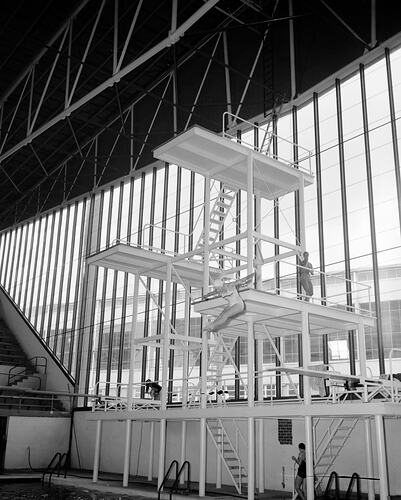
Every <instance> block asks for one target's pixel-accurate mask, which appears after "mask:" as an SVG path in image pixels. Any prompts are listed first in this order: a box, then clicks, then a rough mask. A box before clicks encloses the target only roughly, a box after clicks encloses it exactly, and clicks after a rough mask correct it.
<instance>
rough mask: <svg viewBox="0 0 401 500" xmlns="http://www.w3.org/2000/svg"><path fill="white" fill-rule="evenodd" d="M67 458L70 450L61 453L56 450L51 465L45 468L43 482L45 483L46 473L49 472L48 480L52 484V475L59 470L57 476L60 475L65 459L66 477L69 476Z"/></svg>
mask: <svg viewBox="0 0 401 500" xmlns="http://www.w3.org/2000/svg"><path fill="white" fill-rule="evenodd" d="M67 459H68V452H67V453H63V454H61V453H60V452H59V451H58V452H56V453H55V454H54V456H53V458H52V459H51V460H50V463H49V465H48V466H47V467H46V469H45V470H44V472H43V474H42V484H44V482H45V477H46V474H49V480H48V485H49V486H50V483H51V480H52V476H53V474H54V473H55V472H56V471H57V476H60V471H61V467H62V464H63V460H64V477H66V476H67V467H66V465H67ZM56 460H57V461H56Z"/></svg>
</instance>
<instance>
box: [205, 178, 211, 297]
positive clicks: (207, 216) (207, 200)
mask: <svg viewBox="0 0 401 500" xmlns="http://www.w3.org/2000/svg"><path fill="white" fill-rule="evenodd" d="M210 188H211V183H210V177H206V179H205V204H204V207H205V208H204V217H203V219H204V225H205V229H204V238H203V293H207V290H208V286H209V235H210Z"/></svg>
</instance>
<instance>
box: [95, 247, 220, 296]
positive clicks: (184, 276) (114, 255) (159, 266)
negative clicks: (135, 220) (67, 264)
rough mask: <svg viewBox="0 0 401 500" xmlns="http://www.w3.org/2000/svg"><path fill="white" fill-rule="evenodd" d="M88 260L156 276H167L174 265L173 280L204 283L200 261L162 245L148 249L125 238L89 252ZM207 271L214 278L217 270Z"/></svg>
mask: <svg viewBox="0 0 401 500" xmlns="http://www.w3.org/2000/svg"><path fill="white" fill-rule="evenodd" d="M87 263H88V264H92V265H95V266H99V267H105V268H108V269H114V270H116V271H123V272H127V273H132V274H138V275H140V276H146V277H148V278H154V279H158V280H166V279H167V270H168V267H169V265H173V267H172V273H171V280H172V281H173V282H174V283H184V284H185V285H191V286H194V287H196V288H202V286H203V285H202V284H203V273H204V266H203V265H202V264H201V263H198V262H194V261H190V260H185V259H183V258H182V257H181V256H178V257H177V256H173V255H169V254H168V253H166V252H163V250H161V249H157V250H148V249H144V248H140V247H138V246H134V245H132V244H128V243H125V242H116V243H115V244H113V245H111V246H110V247H109V248H106V249H105V250H101V251H100V252H97V253H94V254H92V255H91V256H89V257H88V258H87ZM210 275H211V276H212V279H213V278H217V277H218V275H219V270H218V269H216V268H210Z"/></svg>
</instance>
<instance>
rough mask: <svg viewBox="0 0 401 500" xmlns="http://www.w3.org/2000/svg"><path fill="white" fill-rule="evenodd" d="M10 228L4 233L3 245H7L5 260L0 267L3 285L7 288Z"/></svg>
mask: <svg viewBox="0 0 401 500" xmlns="http://www.w3.org/2000/svg"><path fill="white" fill-rule="evenodd" d="M11 233H12V231H11V229H10V230H9V231H8V232H7V235H6V241H5V245H6V246H7V252H6V258H5V262H3V266H2V269H1V274H2V279H1V281H2V283H3V286H4V288H5V289H6V290H7V285H6V281H7V270H8V261H9V258H10V247H11Z"/></svg>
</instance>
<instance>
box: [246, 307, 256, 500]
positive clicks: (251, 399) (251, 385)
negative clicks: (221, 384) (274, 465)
mask: <svg viewBox="0 0 401 500" xmlns="http://www.w3.org/2000/svg"><path fill="white" fill-rule="evenodd" d="M247 321H248V380H247V384H248V407H250V408H253V407H254V406H255V370H254V359H255V347H254V346H255V340H254V334H253V317H252V316H247ZM254 498H255V418H254V417H248V500H254Z"/></svg>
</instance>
